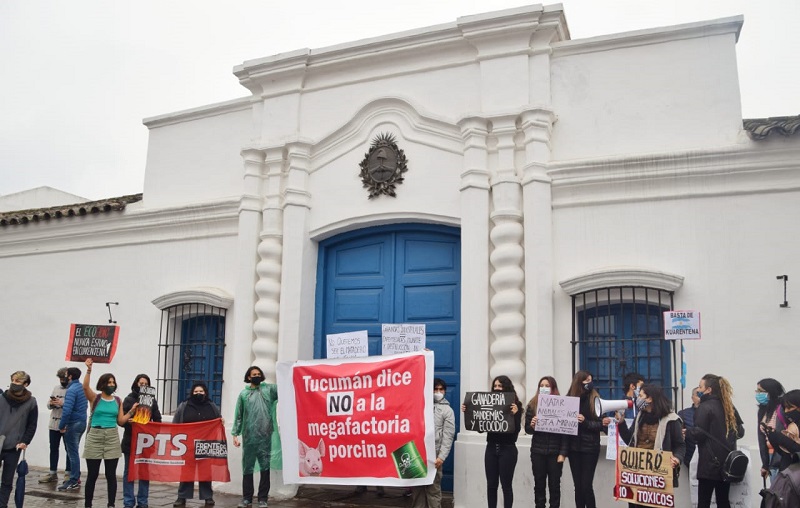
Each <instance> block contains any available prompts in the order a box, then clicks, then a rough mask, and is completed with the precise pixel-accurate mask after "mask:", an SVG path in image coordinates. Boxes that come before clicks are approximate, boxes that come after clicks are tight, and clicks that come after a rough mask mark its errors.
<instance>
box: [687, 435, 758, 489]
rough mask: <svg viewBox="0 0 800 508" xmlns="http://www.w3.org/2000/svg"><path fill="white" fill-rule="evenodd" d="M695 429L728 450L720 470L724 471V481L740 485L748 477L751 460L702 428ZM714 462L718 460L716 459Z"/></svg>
mask: <svg viewBox="0 0 800 508" xmlns="http://www.w3.org/2000/svg"><path fill="white" fill-rule="evenodd" d="M695 428H697V429H699V430H700V432H702V433H703V434H705V435H706V436H708V437H710V438H711V439H713V440H714V441H716V442H717V443H719V444H720V445H722V446H723V447H724V448H725V449H726V450H728V456H727V457H725V462H723V463H722V464H720V468H721V469H722V481H725V482H729V483H739V482H741V481H742V480H744V477H745V476H746V475H747V466H748V464H749V463H750V459H748V458H747V455H745V454H744V452H743V451H741V450H731V449H730V448H729V447H728V445H727V444H725V443H723V442H722V441H720V440H719V439H718V438H716V437H714V436H712V435H711V434H709V433H708V432H706V431H705V429H702V428H700V427H695ZM714 460H717V459H716V458H715V459H714Z"/></svg>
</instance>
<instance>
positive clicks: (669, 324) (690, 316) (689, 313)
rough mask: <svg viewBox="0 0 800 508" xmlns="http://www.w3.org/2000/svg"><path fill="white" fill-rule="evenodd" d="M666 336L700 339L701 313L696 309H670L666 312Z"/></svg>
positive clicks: (667, 337) (669, 337)
mask: <svg viewBox="0 0 800 508" xmlns="http://www.w3.org/2000/svg"><path fill="white" fill-rule="evenodd" d="M664 338H665V339H667V340H699V339H700V313H699V312H698V311H696V310H669V311H666V312H665V313H664Z"/></svg>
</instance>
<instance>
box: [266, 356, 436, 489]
mask: <svg viewBox="0 0 800 508" xmlns="http://www.w3.org/2000/svg"><path fill="white" fill-rule="evenodd" d="M277 375H278V398H279V400H280V401H281V403H280V404H278V420H279V421H280V433H281V442H282V444H283V481H284V482H286V483H306V484H333V485H343V484H344V485H385V486H412V485H429V484H431V483H432V482H433V479H434V476H435V475H436V467H435V465H434V462H435V460H436V456H435V452H434V431H433V353H432V352H430V351H420V352H414V353H404V354H399V355H393V356H373V357H367V358H351V359H328V360H309V361H298V362H294V363H292V362H280V363H278V367H277Z"/></svg>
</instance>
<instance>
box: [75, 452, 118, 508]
mask: <svg viewBox="0 0 800 508" xmlns="http://www.w3.org/2000/svg"><path fill="white" fill-rule="evenodd" d="M101 461H105V463H106V464H105V466H106V484H107V485H108V506H114V499H116V498H117V462H119V459H86V468H87V469H88V470H89V474H88V476H87V477H86V488H85V489H84V491H83V493H84V494H85V496H86V500H85V501H84V506H86V507H87V508H88V507H90V506H92V499H93V498H94V486H95V484H96V483H97V477H98V476H100V462H101Z"/></svg>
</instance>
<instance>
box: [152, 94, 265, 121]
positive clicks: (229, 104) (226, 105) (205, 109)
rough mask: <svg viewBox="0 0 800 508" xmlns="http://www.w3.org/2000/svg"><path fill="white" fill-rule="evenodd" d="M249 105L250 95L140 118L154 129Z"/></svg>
mask: <svg viewBox="0 0 800 508" xmlns="http://www.w3.org/2000/svg"><path fill="white" fill-rule="evenodd" d="M251 107H252V98H251V97H250V96H247V97H240V98H238V99H233V100H230V101H225V102H218V103H216V104H209V105H207V106H200V107H197V108H192V109H185V110H182V111H176V112H174V113H166V114H163V115H158V116H151V117H149V118H145V119H144V120H142V123H143V124H144V125H145V127H147V128H148V129H155V128H157V127H164V126H166V125H173V124H176V123H181V122H188V121H190V120H199V119H201V118H209V117H212V116H219V115H224V114H226V113H233V112H235V111H243V110H246V109H250V108H251Z"/></svg>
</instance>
